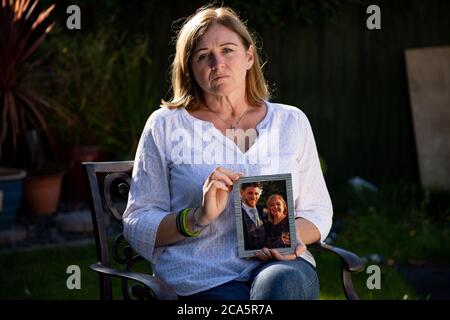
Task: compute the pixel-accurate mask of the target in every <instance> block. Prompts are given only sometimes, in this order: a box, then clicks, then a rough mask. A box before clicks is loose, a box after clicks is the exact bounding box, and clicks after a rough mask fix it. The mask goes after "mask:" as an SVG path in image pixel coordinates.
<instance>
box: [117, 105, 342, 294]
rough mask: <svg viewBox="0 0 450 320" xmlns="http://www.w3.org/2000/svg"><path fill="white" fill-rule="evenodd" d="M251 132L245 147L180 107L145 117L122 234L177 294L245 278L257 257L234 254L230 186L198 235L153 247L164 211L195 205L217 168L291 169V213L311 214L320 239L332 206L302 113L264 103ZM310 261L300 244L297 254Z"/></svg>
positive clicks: (250, 170)
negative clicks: (219, 207)
mask: <svg viewBox="0 0 450 320" xmlns="http://www.w3.org/2000/svg"><path fill="white" fill-rule="evenodd" d="M266 105H267V113H266V115H265V117H264V119H263V120H262V121H261V122H260V123H259V124H258V125H257V127H256V129H257V132H258V137H257V138H256V140H255V142H254V144H253V145H252V146H251V147H250V148H249V150H247V151H246V152H245V153H244V152H242V151H241V150H240V149H239V148H238V147H237V145H236V144H235V143H234V142H233V141H232V139H229V138H227V137H225V136H224V135H223V134H222V133H221V132H220V131H219V130H217V129H216V128H215V127H214V126H213V124H212V123H210V122H207V121H202V120H199V119H197V118H195V117H193V116H192V115H190V114H189V113H188V112H187V111H186V110H185V109H184V108H182V109H176V110H170V109H168V108H165V107H163V108H161V109H159V110H157V111H155V112H154V113H153V114H152V115H151V116H150V117H149V119H148V121H147V123H146V125H145V128H144V130H143V133H142V136H141V139H140V142H139V145H138V148H137V152H136V158H135V164H134V169H133V176H132V182H131V188H130V194H129V198H128V204H127V208H126V210H125V213H124V216H123V225H124V235H125V238H126V239H127V240H128V241H129V243H130V244H131V246H132V247H133V248H134V249H135V250H136V251H137V252H138V253H139V254H140V255H142V256H143V257H145V258H146V259H148V260H149V261H151V262H152V265H153V271H154V273H155V275H156V276H158V277H160V278H161V279H162V280H164V281H166V282H167V283H168V284H170V285H171V286H172V287H173V288H174V289H175V291H176V292H177V294H179V295H190V294H194V293H197V292H200V291H204V290H207V289H210V288H213V287H215V286H218V285H220V284H223V283H225V282H228V281H231V280H247V279H249V277H250V275H251V271H252V270H253V269H255V268H256V267H257V266H259V265H260V264H261V263H262V262H261V261H259V260H256V259H241V258H239V257H238V245H237V243H238V240H237V232H236V224H235V216H234V205H233V200H234V194H233V193H234V192H235V190H233V191H232V193H230V197H229V201H228V205H227V207H226V209H225V211H224V212H223V213H222V214H221V215H220V216H219V218H218V219H217V220H215V221H214V222H213V223H211V224H210V225H209V226H208V227H206V228H205V229H204V230H203V231H202V233H201V235H200V236H199V237H194V238H186V239H184V240H182V241H179V242H177V243H174V244H172V245H170V246H165V247H158V248H155V237H156V231H157V230H158V226H159V224H160V222H161V220H162V219H163V218H164V217H165V216H166V215H167V214H169V213H172V212H178V211H180V210H182V209H183V208H186V207H197V206H200V205H201V201H202V186H203V183H204V181H205V179H206V177H207V176H208V175H209V174H210V173H211V172H212V171H213V170H214V169H215V168H216V167H217V166H222V167H224V168H228V169H230V170H234V171H237V172H242V173H244V174H245V176H256V175H266V174H281V173H291V174H292V183H293V199H294V207H295V216H296V217H303V218H305V219H307V220H309V221H311V222H312V223H313V224H314V225H315V226H317V228H318V230H319V231H320V234H321V241H323V240H324V239H325V238H326V236H327V235H328V232H329V230H330V228H331V223H332V215H333V211H332V205H331V200H330V196H329V194H328V190H327V187H326V184H325V181H324V177H323V174H322V171H321V168H320V162H319V157H318V153H317V149H316V144H315V141H314V136H313V132H312V129H311V126H310V124H309V121H308V119H307V117H306V116H305V114H304V113H303V112H302V111H301V110H299V109H297V108H295V107H292V106H288V105H283V104H277V103H272V102H266ZM302 257H303V258H305V259H306V260H307V261H309V262H310V263H312V264H313V265H315V262H314V258H313V257H312V255H311V254H310V253H309V252H308V251H307V252H305V253H304V254H303V255H302Z"/></svg>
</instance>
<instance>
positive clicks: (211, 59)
mask: <svg viewBox="0 0 450 320" xmlns="http://www.w3.org/2000/svg"><path fill="white" fill-rule="evenodd" d="M252 65H253V47H252V46H250V47H249V48H248V49H246V48H245V47H244V45H243V44H242V40H241V38H240V37H239V35H238V34H237V33H235V32H233V31H231V30H230V29H228V28H227V27H224V26H223V25H221V24H217V23H216V24H213V25H211V26H210V27H209V28H208V30H207V31H206V32H205V34H204V35H203V36H202V37H201V38H200V40H199V42H198V43H197V46H196V47H195V48H194V52H193V56H192V60H191V67H192V71H193V73H194V78H195V80H196V81H197V83H198V85H199V86H200V88H202V90H203V93H204V94H205V95H208V94H210V95H215V96H229V95H231V94H244V95H245V77H246V75H247V70H249V69H250V68H251V67H252Z"/></svg>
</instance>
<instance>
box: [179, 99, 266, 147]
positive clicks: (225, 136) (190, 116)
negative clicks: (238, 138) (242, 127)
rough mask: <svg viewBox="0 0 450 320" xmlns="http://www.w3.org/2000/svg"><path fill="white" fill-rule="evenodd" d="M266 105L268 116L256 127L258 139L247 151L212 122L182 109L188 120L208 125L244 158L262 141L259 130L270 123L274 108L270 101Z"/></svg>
mask: <svg viewBox="0 0 450 320" xmlns="http://www.w3.org/2000/svg"><path fill="white" fill-rule="evenodd" d="M264 105H265V106H266V114H265V115H264V117H263V118H262V120H261V121H260V122H259V123H258V124H257V125H256V127H255V129H256V131H257V136H256V139H255V141H253V144H252V145H251V146H250V147H249V148H248V149H247V150H245V151H242V150H241V148H239V147H238V145H237V144H236V143H235V142H234V141H232V140H230V139H229V138H228V137H227V135H226V134H223V133H222V131H220V130H219V129H217V128H216V126H215V125H214V124H213V123H212V122H210V121H206V120H202V119H199V118H197V117H194V116H193V115H192V114H190V113H189V112H188V111H187V110H186V108H181V109H183V112H184V114H186V115H187V117H188V118H190V119H192V120H194V121H200V122H202V123H204V124H206V125H207V126H209V127H210V128H211V127H212V128H213V130H215V131H217V132H218V133H219V134H220V136H221V137H222V138H224V139H225V141H226V142H225V143H226V144H230V143H231V145H232V147H233V148H234V149H237V150H238V152H239V153H240V154H241V155H242V156H246V155H248V154H249V152H250V151H251V150H252V149H253V148H254V147H255V145H256V144H257V143H258V141H259V140H260V132H259V130H260V128H261V127H262V126H263V125H264V124H265V123H266V122H267V121H268V119H269V113H270V112H271V109H272V107H271V105H270V103H269V102H268V101H264Z"/></svg>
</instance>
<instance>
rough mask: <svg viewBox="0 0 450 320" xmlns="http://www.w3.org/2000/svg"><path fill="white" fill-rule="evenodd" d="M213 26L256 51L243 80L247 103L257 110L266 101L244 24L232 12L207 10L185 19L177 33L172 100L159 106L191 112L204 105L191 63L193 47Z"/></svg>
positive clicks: (259, 63) (252, 42) (260, 73)
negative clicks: (223, 29)
mask: <svg viewBox="0 0 450 320" xmlns="http://www.w3.org/2000/svg"><path fill="white" fill-rule="evenodd" d="M213 23H218V24H221V25H223V26H225V27H226V28H228V29H230V30H231V31H233V32H235V33H237V34H238V35H239V37H240V38H241V40H242V43H243V45H244V47H245V48H246V49H248V48H249V47H250V45H252V46H253V48H254V50H255V52H254V63H253V66H252V67H251V69H250V70H249V71H248V72H247V76H246V80H245V84H246V89H245V91H246V98H247V101H248V103H249V104H250V105H253V106H260V105H262V104H263V102H264V100H265V99H268V98H269V90H268V88H267V84H266V81H265V79H264V75H263V73H262V67H261V62H260V58H259V55H258V52H257V48H256V46H255V42H254V40H253V38H252V36H251V34H250V32H249V31H248V29H247V27H246V26H245V24H244V23H243V22H242V21H241V20H240V19H239V17H238V15H237V14H236V13H235V12H234V11H233V10H232V9H231V8H228V7H213V6H206V7H202V8H200V9H199V10H198V11H197V12H196V13H195V14H193V15H192V16H190V17H189V18H187V19H186V21H185V22H184V24H183V26H182V28H181V30H180V31H179V33H178V36H177V41H176V53H175V57H174V59H173V62H172V66H171V78H172V91H173V97H172V99H171V100H170V101H164V100H161V103H162V105H164V106H167V107H168V108H182V107H184V108H186V109H191V110H194V109H197V108H198V107H199V105H200V103H202V102H203V92H202V89H201V88H200V86H199V85H198V84H197V83H196V81H195V79H194V75H193V72H192V68H191V60H192V54H193V51H194V49H195V46H196V45H197V43H198V41H199V40H200V38H201V37H202V36H203V35H204V34H205V32H206V31H207V30H208V27H209V26H211V25H212V24H213Z"/></svg>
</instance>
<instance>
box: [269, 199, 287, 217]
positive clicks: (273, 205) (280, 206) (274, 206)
mask: <svg viewBox="0 0 450 320" xmlns="http://www.w3.org/2000/svg"><path fill="white" fill-rule="evenodd" d="M284 209H285V208H284V203H283V201H281V199H280V198H279V197H275V198H273V199H272V200H270V202H269V211H270V214H271V215H274V216H277V215H282V214H284V211H285V210H284Z"/></svg>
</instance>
